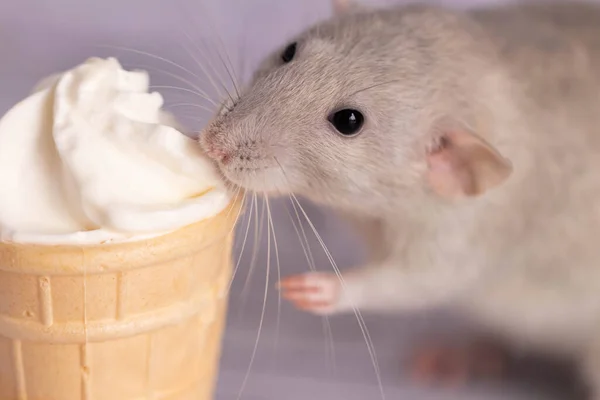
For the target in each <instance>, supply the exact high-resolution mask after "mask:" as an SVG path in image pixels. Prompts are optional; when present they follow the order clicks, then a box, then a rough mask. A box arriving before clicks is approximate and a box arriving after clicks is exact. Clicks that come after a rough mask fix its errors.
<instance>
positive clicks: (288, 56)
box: [281, 42, 298, 64]
mask: <svg viewBox="0 0 600 400" xmlns="http://www.w3.org/2000/svg"><path fill="white" fill-rule="evenodd" d="M297 47H298V43H296V42H294V43H292V44H290V45H289V46H288V47H286V49H285V50H284V51H283V54H282V55H281V60H282V61H283V62H284V63H285V64H287V63H289V62H290V61H292V60H293V59H294V57H295V56H296V48H297Z"/></svg>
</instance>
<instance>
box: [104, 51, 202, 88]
mask: <svg viewBox="0 0 600 400" xmlns="http://www.w3.org/2000/svg"><path fill="white" fill-rule="evenodd" d="M98 47H103V48H108V49H112V50H121V51H128V52H131V53H134V54H139V55H142V56H146V57H150V58H153V59H155V60H159V61H162V62H164V63H166V64H169V65H172V66H174V67H176V68H178V69H180V70H181V71H183V72H186V73H188V74H190V75H191V76H193V77H194V78H196V79H198V80H202V79H201V78H200V77H199V76H198V75H197V74H195V73H194V72H192V71H191V70H189V69H188V68H186V67H184V66H182V65H180V64H177V63H176V62H174V61H172V60H169V59H168V58H165V57H161V56H158V55H156V54H152V53H149V52H147V51H142V50H136V49H132V48H129V47H123V46H110V45H98Z"/></svg>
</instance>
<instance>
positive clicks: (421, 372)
mask: <svg viewBox="0 0 600 400" xmlns="http://www.w3.org/2000/svg"><path fill="white" fill-rule="evenodd" d="M411 364H412V376H413V379H414V380H415V381H417V382H420V383H426V384H441V385H444V386H451V387H462V386H464V385H466V384H467V383H469V382H470V381H471V380H473V379H498V378H501V377H502V376H503V375H504V374H505V372H506V367H507V364H508V353H507V352H506V350H505V349H503V348H501V347H500V346H496V345H493V344H487V343H471V344H469V345H467V346H463V347H460V346H444V345H428V346H423V347H421V348H419V349H418V351H417V352H416V354H415V356H414V357H413V360H412V363H411Z"/></svg>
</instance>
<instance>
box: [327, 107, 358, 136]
mask: <svg viewBox="0 0 600 400" xmlns="http://www.w3.org/2000/svg"><path fill="white" fill-rule="evenodd" d="M329 122H331V124H332V125H333V126H334V128H335V129H336V130H337V131H338V132H339V133H340V134H341V135H343V136H346V137H350V136H356V135H358V134H359V133H360V129H361V128H362V126H363V124H364V122H365V117H364V116H363V115H362V113H361V112H360V111H357V110H352V109H345V110H340V111H336V112H335V113H333V114H331V115H330V116H329Z"/></svg>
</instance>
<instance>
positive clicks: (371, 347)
mask: <svg viewBox="0 0 600 400" xmlns="http://www.w3.org/2000/svg"><path fill="white" fill-rule="evenodd" d="M275 161H276V162H277V165H279V168H280V169H281V173H282V174H283V176H284V178H285V179H286V180H288V182H289V179H288V178H287V174H286V172H285V169H284V168H283V166H282V165H281V163H280V162H279V160H278V159H277V158H276V157H275ZM289 195H290V198H291V199H292V201H293V202H295V203H296V205H297V206H298V209H299V210H300V212H301V213H302V215H303V216H304V218H305V219H306V222H308V224H309V226H310V227H311V229H312V231H313V233H314V235H315V237H316V238H317V240H318V242H319V244H320V245H321V247H322V248H323V251H324V252H325V255H326V256H327V258H328V260H329V263H330V264H331V267H332V268H333V271H334V272H335V274H336V276H337V278H338V279H339V281H340V284H341V286H342V289H343V290H347V285H346V282H345V280H344V277H343V276H342V273H341V271H340V269H339V267H338V266H337V263H336V262H335V260H334V258H333V256H332V254H331V252H330V251H329V249H328V248H327V246H326V245H325V242H324V241H323V239H322V238H321V235H320V234H319V232H318V231H317V229H316V228H315V226H314V224H313V223H312V221H311V220H310V218H309V217H308V214H307V213H306V211H305V210H304V208H303V207H302V205H301V204H300V202H299V201H298V198H297V197H296V195H295V194H294V193H293V192H290V193H289ZM351 306H352V309H353V311H354V315H355V316H356V319H357V321H358V325H359V328H360V330H361V332H362V334H363V337H364V339H365V342H366V345H367V350H368V352H369V356H370V357H371V362H372V364H373V368H374V370H375V375H376V379H377V383H378V386H379V390H380V393H381V397H382V399H385V392H384V390H383V382H382V380H381V371H380V368H379V362H378V361H377V354H376V353H375V346H374V344H373V340H372V339H371V335H370V333H369V330H368V328H367V325H366V323H365V321H364V318H363V316H362V313H361V312H360V310H359V309H358V308H357V307H356V306H355V305H354V304H351Z"/></svg>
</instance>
